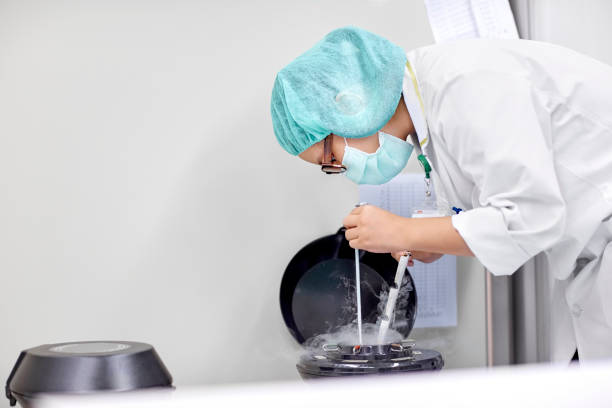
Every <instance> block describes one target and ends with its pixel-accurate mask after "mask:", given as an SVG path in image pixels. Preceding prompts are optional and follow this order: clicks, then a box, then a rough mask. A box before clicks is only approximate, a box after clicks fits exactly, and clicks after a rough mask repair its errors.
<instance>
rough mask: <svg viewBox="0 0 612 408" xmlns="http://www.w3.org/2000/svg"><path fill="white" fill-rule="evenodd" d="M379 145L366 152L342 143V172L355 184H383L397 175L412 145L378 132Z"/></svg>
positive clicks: (408, 156)
mask: <svg viewBox="0 0 612 408" xmlns="http://www.w3.org/2000/svg"><path fill="white" fill-rule="evenodd" d="M378 141H379V143H380V146H378V149H376V151H375V152H374V153H366V152H362V151H361V150H358V149H355V148H354V147H351V146H349V145H348V143H347V141H346V138H345V139H344V143H345V144H346V146H345V147H344V157H343V158H342V164H343V165H345V166H346V167H347V170H346V172H345V173H344V174H345V175H346V176H347V177H348V178H349V179H350V180H352V181H354V182H355V183H357V184H384V183H386V182H388V181H389V180H391V179H392V178H393V177H395V176H397V175H398V174H399V173H400V171H402V169H403V168H404V167H406V164H407V163H408V159H409V158H410V154H411V153H412V149H413V146H412V145H411V144H410V143H407V142H406V141H404V140H402V139H400V138H398V137H395V136H392V135H389V134H387V133H384V132H378Z"/></svg>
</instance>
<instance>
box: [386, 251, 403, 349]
mask: <svg viewBox="0 0 612 408" xmlns="http://www.w3.org/2000/svg"><path fill="white" fill-rule="evenodd" d="M408 259H410V252H406V254H405V255H402V256H401V258H400V259H399V262H398V263H397V270H396V271H395V279H394V281H393V286H392V287H391V288H389V297H387V304H386V305H385V313H384V314H383V315H382V319H381V321H380V327H379V329H378V344H384V340H385V337H387V330H389V324H390V323H391V318H392V317H393V311H394V310H395V303H396V302H397V295H398V294H399V290H400V286H401V285H402V280H403V279H404V272H405V271H406V266H408Z"/></svg>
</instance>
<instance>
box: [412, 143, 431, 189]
mask: <svg viewBox="0 0 612 408" xmlns="http://www.w3.org/2000/svg"><path fill="white" fill-rule="evenodd" d="M410 138H411V139H412V144H413V145H414V148H415V149H416V151H417V154H418V156H417V160H418V161H419V163H420V164H421V167H423V171H425V195H426V196H427V197H429V196H430V195H431V166H430V164H429V162H428V161H427V157H425V155H424V154H423V150H422V149H421V144H420V143H419V138H418V137H417V135H416V134H415V133H414V134H411V135H410Z"/></svg>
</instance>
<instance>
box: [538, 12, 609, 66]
mask: <svg viewBox="0 0 612 408" xmlns="http://www.w3.org/2000/svg"><path fill="white" fill-rule="evenodd" d="M529 6H530V8H529V16H530V32H531V38H532V39H534V40H539V41H546V42H551V43H555V44H560V45H563V46H566V47H569V48H572V49H574V50H576V51H579V52H582V53H584V54H587V55H590V56H592V57H594V58H597V59H599V60H601V61H603V62H605V63H607V64H611V65H612V47H611V46H610V38H611V37H612V28H611V27H610V21H611V20H612V2H611V1H609V0H588V1H575V0H530V4H529Z"/></svg>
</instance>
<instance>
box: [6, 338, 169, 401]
mask: <svg viewBox="0 0 612 408" xmlns="http://www.w3.org/2000/svg"><path fill="white" fill-rule="evenodd" d="M171 386H172V376H171V375H170V373H169V372H168V370H167V369H166V366H165V365H164V363H163V362H162V361H161V359H160V358H159V356H158V354H157V352H156V351H155V349H154V348H153V346H151V345H149V344H146V343H136V342H131V341H83V342H71V343H59V344H45V345H42V346H38V347H34V348H30V349H27V350H24V351H22V352H21V354H20V355H19V358H18V359H17V362H16V363H15V366H14V367H13V370H12V371H11V374H10V376H9V378H8V380H7V382H6V396H7V397H8V398H9V400H10V401H11V405H15V399H16V398H17V399H18V398H20V397H29V398H32V397H34V396H35V395H36V394H40V393H88V392H99V391H132V390H137V389H142V388H151V387H171Z"/></svg>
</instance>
